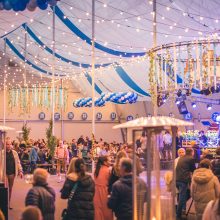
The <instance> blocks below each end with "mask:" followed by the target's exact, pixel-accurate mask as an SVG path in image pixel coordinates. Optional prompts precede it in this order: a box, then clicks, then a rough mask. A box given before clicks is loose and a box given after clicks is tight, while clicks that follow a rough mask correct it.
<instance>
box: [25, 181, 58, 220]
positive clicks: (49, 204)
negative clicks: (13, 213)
mask: <svg viewBox="0 0 220 220" xmlns="http://www.w3.org/2000/svg"><path fill="white" fill-rule="evenodd" d="M55 195H56V194H55V191H54V190H53V189H52V188H51V187H49V186H48V185H47V184H45V185H35V186H33V187H32V188H31V189H30V190H29V192H28V194H27V196H26V199H25V206H29V205H31V206H37V207H38V208H39V209H40V210H41V213H42V215H43V220H54V219H55V218H54V213H55Z"/></svg>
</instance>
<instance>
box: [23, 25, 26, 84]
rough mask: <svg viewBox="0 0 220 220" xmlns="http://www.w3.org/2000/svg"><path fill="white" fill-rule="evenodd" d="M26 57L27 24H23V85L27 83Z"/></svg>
mask: <svg viewBox="0 0 220 220" xmlns="http://www.w3.org/2000/svg"><path fill="white" fill-rule="evenodd" d="M26 58H27V25H26V24H25V32H24V76H23V78H24V86H25V87H26V85H27V72H26V62H27V61H26Z"/></svg>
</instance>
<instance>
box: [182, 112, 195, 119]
mask: <svg viewBox="0 0 220 220" xmlns="http://www.w3.org/2000/svg"><path fill="white" fill-rule="evenodd" d="M192 118H193V115H192V113H191V112H188V113H187V114H185V115H184V119H185V120H187V121H191V120H192Z"/></svg>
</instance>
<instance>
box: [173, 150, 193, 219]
mask: <svg viewBox="0 0 220 220" xmlns="http://www.w3.org/2000/svg"><path fill="white" fill-rule="evenodd" d="M193 156H194V150H193V149H192V148H187V149H186V155H185V156H183V157H181V158H180V159H179V160H178V163H177V166H176V186H177V189H178V190H179V201H178V206H177V212H176V215H177V219H181V216H182V211H183V210H184V209H185V208H186V202H187V190H188V188H189V185H190V183H191V177H192V173H193V171H194V170H195V169H196V167H195V160H194V158H193Z"/></svg>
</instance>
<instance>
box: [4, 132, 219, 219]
mask: <svg viewBox="0 0 220 220" xmlns="http://www.w3.org/2000/svg"><path fill="white" fill-rule="evenodd" d="M157 141H159V142H160V141H161V142H162V143H163V148H165V149H164V150H167V151H168V149H170V148H171V145H172V136H171V135H170V133H169V132H167V131H166V132H165V134H164V135H160V137H159V138H158V139H157ZM29 143H31V145H30V146H28V145H27V146H25V144H24V143H21V144H20V145H17V144H16V142H12V141H11V140H10V138H8V139H7V140H6V160H7V163H6V173H7V179H8V187H9V207H10V209H12V207H11V206H10V200H11V194H12V187H13V183H14V179H15V177H16V176H20V177H21V178H22V177H23V173H24V172H23V171H24V170H25V171H26V172H27V173H33V182H32V184H33V187H32V188H31V189H30V190H29V192H28V194H27V195H26V199H25V206H26V209H25V211H24V213H23V214H22V216H21V219H22V220H26V219H28V216H30V215H33V216H35V217H36V218H35V217H32V219H36V220H53V219H54V215H55V206H56V205H55V201H56V196H59V195H57V194H56V193H55V191H54V189H53V188H51V187H50V186H49V184H48V175H49V173H48V170H47V169H43V168H38V167H39V166H38V165H42V164H45V163H46V164H53V162H52V161H53V160H54V159H55V162H54V164H55V167H56V174H57V176H58V177H59V176H61V173H64V174H65V182H64V184H63V187H62V188H61V189H60V197H61V198H62V199H66V200H67V201H68V202H67V207H66V209H64V210H63V213H62V217H61V219H63V220H70V219H73V220H74V219H79V220H80V219H81V220H93V219H94V220H113V219H114V216H115V217H116V218H117V220H131V219H133V205H132V167H133V164H132V160H131V159H132V158H133V154H134V153H136V154H137V160H136V161H135V163H136V168H137V172H136V173H137V181H136V183H137V189H138V190H137V191H138V201H139V202H138V207H137V209H138V211H137V213H138V219H139V220H142V219H143V216H144V215H143V214H144V203H145V202H146V197H147V184H146V183H145V182H144V181H143V180H142V179H141V178H139V177H138V175H139V174H140V173H141V172H142V171H143V170H144V167H143V163H141V160H140V157H141V153H140V148H141V151H143V152H145V153H146V151H147V149H146V143H147V139H146V136H145V135H144V134H143V135H142V136H141V137H140V138H138V139H137V141H136V149H135V150H136V151H135V152H134V151H133V150H134V149H133V146H132V145H129V144H118V143H115V142H113V143H106V142H104V141H103V140H102V139H100V140H99V141H95V142H94V146H95V147H92V141H91V140H90V139H89V138H88V137H86V138H84V137H83V136H81V137H80V138H79V139H78V140H75V139H73V140H72V142H71V143H67V142H65V141H64V142H63V141H58V143H57V147H56V148H55V151H54V157H51V155H50V152H49V149H47V147H46V143H45V141H44V140H43V139H42V140H38V141H32V140H30V141H29ZM167 145H169V146H167ZM93 151H95V155H96V157H95V158H92V155H93V154H94V152H93ZM177 153H178V157H177V158H176V159H175V161H174V163H175V169H176V188H177V195H178V196H177V208H176V216H177V219H182V218H184V217H186V214H187V210H186V203H187V201H188V200H189V198H192V201H193V203H194V206H195V214H196V219H197V220H208V219H210V216H212V218H211V219H214V220H218V219H220V202H219V196H220V184H219V181H220V148H217V149H216V155H217V156H216V157H215V158H213V157H211V156H210V153H209V152H208V150H204V151H203V153H202V154H201V156H200V157H199V158H197V157H196V160H195V153H197V150H196V148H193V147H192V148H186V149H184V148H180V149H178V152H177ZM139 156H140V157H139ZM168 157H169V156H168ZM170 157H171V156H170ZM24 158H25V159H24ZM91 158H92V159H93V160H95V170H94V173H91V172H90V173H89V174H88V172H86V171H87V168H88V166H87V162H88V160H90V159H91ZM170 159H171V158H170ZM27 165H28V168H27V169H26V167H27ZM58 180H59V178H58ZM60 182H61V181H60ZM169 183H170V184H171V183H172V181H169ZM190 207H191V206H190ZM30 213H31V214H30ZM0 216H1V215H0ZM26 216H27V217H26ZM0 219H1V218H0Z"/></svg>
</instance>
